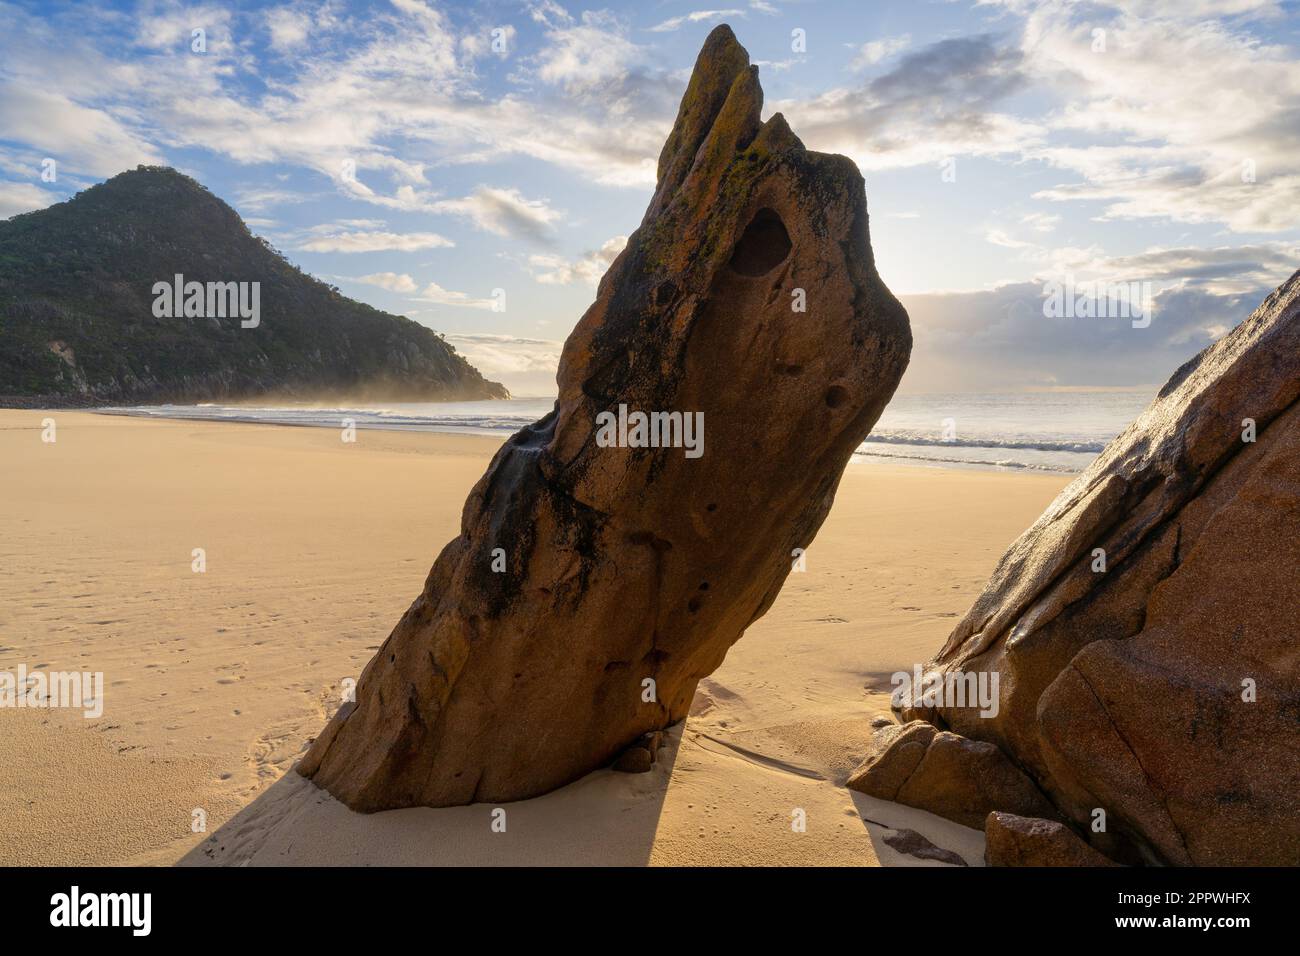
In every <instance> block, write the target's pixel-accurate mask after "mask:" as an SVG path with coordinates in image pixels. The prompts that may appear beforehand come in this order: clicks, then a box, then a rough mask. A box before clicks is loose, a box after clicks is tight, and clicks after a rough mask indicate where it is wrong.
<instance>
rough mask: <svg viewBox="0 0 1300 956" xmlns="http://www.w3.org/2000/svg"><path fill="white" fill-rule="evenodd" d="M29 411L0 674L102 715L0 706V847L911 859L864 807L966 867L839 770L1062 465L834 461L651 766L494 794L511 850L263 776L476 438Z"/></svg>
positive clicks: (471, 822)
mask: <svg viewBox="0 0 1300 956" xmlns="http://www.w3.org/2000/svg"><path fill="white" fill-rule="evenodd" d="M42 417H43V416H42V414H41V412H40V411H15V410H2V411H0V454H3V456H4V460H5V461H6V463H7V466H8V471H7V479H6V480H7V481H8V483H9V487H10V489H11V490H10V494H9V495H8V496H6V498H5V499H4V500H3V501H0V563H3V564H4V566H5V567H6V568H7V569H9V568H12V569H13V571H12V572H10V573H7V574H6V575H5V576H4V577H3V579H0V670H4V671H13V670H16V669H17V667H18V666H19V665H20V664H25V665H26V666H27V667H28V668H29V669H30V668H33V667H37V666H41V667H43V668H45V669H47V670H48V671H51V672H53V671H91V672H96V671H97V672H103V674H104V688H105V689H104V701H103V704H104V708H103V713H102V715H101V716H100V717H98V718H97V719H88V718H85V717H83V716H82V715H81V712H80V711H77V712H75V713H74V712H73V711H71V710H57V709H56V710H24V711H17V710H12V709H3V710H0V730H3V732H0V760H3V761H5V763H6V765H8V766H14V767H21V768H23V773H21V774H16V775H15V780H14V784H13V785H12V786H10V787H8V788H5V789H4V790H3V792H0V816H3V817H5V818H6V819H10V820H12V821H14V822H13V825H12V827H11V828H10V829H11V832H12V833H13V834H14V838H13V839H11V840H9V841H6V843H5V845H4V846H3V847H0V863H7V864H18V863H31V864H54V863H69V864H72V863H99V864H106V865H113V864H124V863H148V864H159V865H168V864H172V863H176V862H178V861H180V860H181V859H182V858H183V857H187V855H189V856H188V859H187V862H191V863H242V862H251V863H253V864H258V863H275V862H279V863H286V862H288V863H307V862H321V863H323V862H337V863H383V862H394V863H412V864H414V863H439V862H441V863H476V862H477V863H486V862H503V863H516V864H521V865H527V864H529V863H537V862H545V861H547V860H548V859H554V860H557V861H564V862H573V863H579V862H588V863H624V864H660V863H688V864H689V863H710V864H727V863H732V864H738V863H784V864H793V865H799V864H809V863H822V864H863V865H881V864H885V865H917V864H919V863H922V862H925V861H919V860H917V859H915V858H913V857H908V856H905V855H904V854H901V853H898V852H897V851H895V850H894V849H892V848H891V847H890V846H888V845H887V844H886V843H884V841H883V837H884V835H886V831H885V830H884V829H882V827H881V826H880V825H879V824H877V823H867V822H865V820H867V819H869V820H872V821H880V822H881V823H883V824H887V825H889V826H892V827H905V828H908V829H915V830H917V831H918V832H921V833H923V834H926V835H927V836H928V837H929V838H930V839H931V840H933V841H934V842H936V843H941V845H945V846H949V847H953V848H955V849H956V850H957V851H958V852H961V853H963V855H964V856H966V857H967V861H968V862H969V863H971V864H978V863H979V862H980V853H981V852H982V851H981V850H980V849H979V846H980V844H979V843H978V841H975V842H973V843H972V842H971V840H972V838H971V836H970V833H962V832H961V828H958V829H957V830H951V829H946V828H945V827H953V826H955V825H953V824H947V823H946V822H944V821H938V819H937V818H933V819H930V818H929V815H928V814H923V813H922V812H921V811H915V810H911V809H909V808H903V807H896V806H894V805H892V804H880V805H873V806H870V807H867V806H865V805H864V804H863V803H862V801H861V799H859V795H854V794H851V793H850V792H849V791H847V790H846V789H844V788H843V786H842V784H843V780H844V779H845V778H846V777H847V775H848V773H849V772H850V771H851V770H852V769H853V767H854V766H855V765H856V763H857V761H858V760H859V759H860V758H861V755H862V752H863V750H864V748H865V746H866V742H867V740H868V738H869V735H870V721H871V719H872V718H873V717H877V716H882V715H885V714H887V713H888V710H889V706H888V705H889V690H890V684H889V675H890V674H891V673H892V672H894V671H898V670H906V671H910V670H911V668H912V666H913V665H914V664H915V663H917V662H919V661H924V660H925V659H927V658H928V657H929V656H930V655H931V654H932V653H933V652H934V651H936V650H937V649H938V648H939V646H940V645H941V644H942V642H943V640H944V639H945V638H946V636H947V634H948V632H949V631H950V629H951V627H952V625H953V624H954V623H955V621H956V619H957V618H958V617H959V616H960V614H962V613H964V612H965V610H966V609H967V607H968V606H969V605H970V602H971V600H972V599H973V597H974V596H975V594H977V593H978V591H979V589H980V588H981V587H982V586H983V584H984V582H985V580H986V579H987V577H988V574H989V572H990V570H991V569H992V567H993V565H994V564H995V563H996V561H997V559H998V557H999V556H1000V555H1001V554H1002V552H1003V550H1004V549H1005V547H1006V545H1007V543H1008V542H1009V541H1011V540H1012V539H1013V538H1014V537H1015V536H1016V535H1018V534H1019V533H1020V532H1021V531H1022V530H1023V529H1024V527H1025V526H1026V525H1027V524H1028V523H1029V522H1031V521H1032V520H1033V519H1034V518H1035V517H1037V515H1038V514H1039V513H1041V511H1042V510H1043V507H1044V506H1045V505H1046V504H1047V503H1048V502H1049V501H1050V500H1051V499H1052V498H1053V497H1054V496H1055V495H1056V493H1057V492H1058V491H1059V490H1060V489H1061V488H1062V487H1063V486H1064V485H1065V484H1066V483H1067V482H1066V479H1065V478H1064V477H1058V476H1048V475H1041V474H1025V473H1012V472H995V471H990V470H984V469H980V470H975V469H972V470H961V469H953V468H934V467H924V466H921V465H912V464H906V465H904V464H896V463H893V462H878V463H876V464H875V465H874V466H873V467H871V468H849V469H846V470H845V473H844V476H843V478H842V480H841V482H840V488H839V492H838V494H837V498H836V503H835V506H834V508H833V509H832V511H831V513H830V516H829V517H828V518H827V521H826V523H825V525H824V526H823V528H822V530H821V532H820V533H819V534H818V536H817V538H816V539H815V541H814V542H813V543H812V545H811V547H810V548H809V550H808V553H807V556H806V557H807V571H806V572H805V573H802V574H792V575H791V576H790V578H789V580H788V581H787V582H786V585H785V587H784V588H783V589H782V592H781V594H780V596H779V597H778V598H777V601H776V603H775V604H774V606H773V607H772V609H771V610H770V611H769V613H768V614H767V615H766V616H765V617H763V618H762V619H760V620H759V621H758V622H756V623H755V624H754V625H753V626H751V627H750V628H749V630H748V631H747V632H746V634H745V635H744V637H742V638H741V640H740V641H739V643H737V644H736V645H735V646H734V647H732V648H731V650H730V651H729V653H728V655H727V658H726V660H725V661H724V663H723V665H722V666H721V667H720V668H719V670H717V671H716V672H715V673H714V674H712V675H710V676H709V677H708V678H706V679H705V680H703V681H702V682H701V683H700V685H699V689H698V690H697V693H696V699H695V703H694V705H693V706H692V713H691V716H690V717H689V718H688V720H687V722H686V724H685V726H684V727H681V728H679V729H678V730H675V731H674V735H675V738H676V740H677V743H676V744H675V745H674V747H673V748H672V752H671V756H669V755H668V752H667V751H665V756H664V759H663V763H662V764H661V765H658V766H657V767H656V769H655V770H654V771H653V772H652V773H650V774H640V775H628V774H615V773H612V772H611V771H597V772H596V773H593V774H590V775H588V776H587V777H584V778H582V779H581V780H579V781H577V782H575V783H573V784H570V785H569V786H568V787H566V788H563V789H562V790H560V791H556V792H553V793H551V794H548V795H546V796H543V797H538V798H535V799H533V800H527V801H522V802H520V803H516V804H509V805H508V806H509V808H510V810H509V812H510V819H511V821H512V823H511V831H512V832H513V833H514V834H515V836H514V837H512V839H511V840H509V841H505V842H495V843H488V842H486V839H487V838H486V837H484V836H483V834H489V835H490V830H489V829H488V827H487V823H486V815H487V813H488V809H489V808H485V807H484V806H483V805H477V806H473V807H468V808H448V809H441V810H429V809H417V810H402V811H394V812H391V813H385V814H374V815H370V816H363V815H359V814H354V813H352V812H350V811H347V810H346V809H345V808H342V807H341V805H338V804H337V803H335V802H334V801H333V800H332V798H330V797H328V795H326V794H324V793H323V792H322V791H319V790H317V789H316V788H315V787H314V786H311V785H310V784H307V783H306V782H305V781H303V782H302V783H304V784H305V786H299V780H298V778H297V775H296V774H292V773H290V771H291V768H292V766H293V764H294V762H295V761H296V760H297V758H298V756H299V755H300V753H301V752H302V749H303V748H304V746H305V744H306V741H307V740H308V739H309V738H311V737H313V736H315V735H316V734H317V733H319V731H320V729H321V727H322V726H323V725H324V723H325V719H326V717H327V715H329V714H330V713H332V712H333V710H334V709H336V708H337V706H338V703H339V701H340V686H341V681H342V680H343V679H344V678H346V677H348V676H356V675H359V673H360V670H361V668H362V667H364V665H365V664H366V662H367V661H369V659H370V658H371V656H373V654H374V652H375V650H376V649H377V648H378V646H379V645H380V643H381V642H382V641H383V640H384V638H385V637H386V636H387V635H388V633H389V631H390V630H391V628H392V627H393V625H394V624H395V623H396V622H397V620H398V618H399V617H400V616H401V614H402V612H403V611H404V610H405V609H406V608H407V607H408V606H409V604H410V602H411V601H412V600H413V599H414V598H415V596H416V595H417V594H419V592H420V590H421V587H422V586H423V583H424V579H425V576H426V575H427V573H428V571H429V567H430V566H431V565H432V563H433V560H434V558H435V556H436V555H437V553H438V551H439V550H440V549H441V548H442V546H443V545H444V544H445V543H446V542H447V541H449V540H451V539H452V538H453V537H455V535H456V534H457V533H458V532H459V523H460V511H461V507H462V504H463V502H464V500H465V496H466V494H467V493H468V491H469V489H470V487H471V486H472V485H473V484H474V483H475V482H476V481H477V480H478V479H479V477H480V476H481V475H482V473H483V471H484V469H485V467H486V466H487V463H488V461H489V460H490V459H491V457H492V455H493V453H494V452H495V450H496V448H497V447H498V446H499V444H500V441H499V440H497V439H496V438H495V437H485V436H477V435H454V434H448V433H440V432H414V431H383V430H366V431H364V432H359V434H358V437H357V442H356V443H355V444H344V443H342V442H340V441H339V438H338V435H337V434H334V433H331V430H329V429H324V428H280V429H266V428H256V427H251V426H250V425H249V424H245V423H233V422H211V421H209V422H206V423H205V424H207V425H210V426H216V427H205V428H196V427H193V425H194V424H195V423H194V422H191V421H182V420H175V419H142V418H139V417H133V416H117V415H100V414H95V413H89V412H83V411H61V412H59V413H58V414H57V415H55V416H54V417H55V418H56V422H57V441H56V442H54V443H53V444H46V443H43V442H42V441H41V418H42ZM198 547H202V548H204V549H205V557H206V569H205V571H204V572H203V573H196V572H195V571H193V570H192V562H193V561H194V558H193V557H192V552H193V549H195V548H198ZM286 775H287V776H286ZM792 808H801V809H803V810H805V811H806V813H807V819H808V829H807V832H805V833H801V834H797V835H796V834H794V833H792V832H791V829H790V823H789V821H790V812H791V809H792ZM197 809H202V810H203V811H204V812H205V815H206V822H207V830H206V832H204V833H194V832H192V830H191V819H192V814H193V813H194V811H195V810H197ZM480 818H482V819H480ZM232 821H234V822H233V823H232ZM480 823H482V824H483V825H482V827H481V828H480ZM480 829H481V832H480ZM972 832H973V831H972ZM215 835H220V843H219V844H218V846H226V847H227V851H226V852H225V853H221V852H214V853H213V854H212V855H211V856H209V855H207V854H205V853H204V852H203V849H202V847H206V846H207V844H206V843H205V842H204V841H206V840H208V839H209V838H210V837H212V836H215ZM963 841H964V842H963ZM196 848H199V849H197V850H196ZM963 848H964V849H963ZM191 851H195V852H194V853H193V854H192V855H191Z"/></svg>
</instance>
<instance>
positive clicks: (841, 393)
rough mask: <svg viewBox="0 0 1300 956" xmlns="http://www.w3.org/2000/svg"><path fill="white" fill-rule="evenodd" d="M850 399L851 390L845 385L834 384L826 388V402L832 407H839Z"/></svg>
mask: <svg viewBox="0 0 1300 956" xmlns="http://www.w3.org/2000/svg"><path fill="white" fill-rule="evenodd" d="M848 400H849V390H848V389H847V388H845V387H844V386H843V385H832V386H831V387H830V388H828V389H826V404H827V405H829V406H830V407H831V408H839V407H840V406H841V405H843V404H844V403H845V402H847V401H848Z"/></svg>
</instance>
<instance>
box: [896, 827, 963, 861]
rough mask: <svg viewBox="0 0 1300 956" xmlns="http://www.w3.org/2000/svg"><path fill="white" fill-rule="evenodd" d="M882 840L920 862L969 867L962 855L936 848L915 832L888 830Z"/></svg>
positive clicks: (939, 847)
mask: <svg viewBox="0 0 1300 956" xmlns="http://www.w3.org/2000/svg"><path fill="white" fill-rule="evenodd" d="M881 839H882V840H884V841H885V843H886V844H888V845H889V846H891V847H893V848H894V849H895V850H897V851H898V852H899V853H906V854H907V855H908V856H914V857H916V858H917V859H918V860H934V861H935V862H938V863H947V864H948V865H949V866H967V865H968V864H967V863H966V861H965V860H964V859H962V857H961V854H959V853H954V852H953V851H952V850H945V849H944V848H943V847H941V846H935V845H934V844H933V843H931V842H930V841H929V840H927V839H926V838H925V837H924V836H922V835H921V834H919V833H917V832H916V831H915V830H908V829H902V830H888V831H886V833H885V834H884V836H882V837H881Z"/></svg>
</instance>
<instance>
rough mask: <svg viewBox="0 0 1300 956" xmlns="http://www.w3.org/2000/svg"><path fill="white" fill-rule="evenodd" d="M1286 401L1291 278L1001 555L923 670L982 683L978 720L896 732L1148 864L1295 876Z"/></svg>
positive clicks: (915, 711) (1299, 825)
mask: <svg viewBox="0 0 1300 956" xmlns="http://www.w3.org/2000/svg"><path fill="white" fill-rule="evenodd" d="M1157 321H1159V320H1158V318H1157ZM1298 398H1300V273H1297V274H1296V275H1294V276H1292V277H1291V279H1289V280H1288V281H1287V282H1286V283H1284V284H1283V285H1282V286H1281V287H1280V288H1278V290H1277V291H1275V292H1274V293H1273V294H1271V295H1270V296H1269V297H1268V298H1267V299H1266V300H1265V301H1264V302H1263V304H1262V305H1261V306H1260V307H1259V308H1258V309H1257V310H1256V311H1255V312H1254V313H1253V314H1252V315H1251V316H1250V317H1249V318H1247V319H1246V320H1245V321H1244V322H1243V323H1242V324H1241V325H1240V326H1238V327H1237V328H1236V329H1235V330H1233V331H1232V332H1231V333H1229V334H1228V335H1227V336H1225V337H1224V338H1223V339H1222V340H1220V341H1219V342H1218V343H1216V344H1215V345H1213V346H1211V347H1210V348H1208V349H1206V350H1205V351H1204V352H1202V353H1201V354H1200V355H1199V356H1197V357H1196V358H1195V359H1193V360H1192V361H1190V362H1188V363H1187V364H1186V365H1185V366H1183V368H1181V369H1179V370H1178V371H1177V372H1176V373H1175V374H1174V376H1173V377H1172V378H1171V379H1170V380H1169V382H1168V383H1167V384H1166V385H1165V386H1164V388H1163V389H1161V391H1160V394H1159V395H1158V397H1157V398H1156V399H1155V401H1154V402H1152V404H1151V406H1150V407H1149V408H1148V409H1147V410H1146V411H1145V412H1144V413H1143V414H1142V415H1141V416H1140V417H1139V418H1138V419H1137V421H1135V422H1134V423H1133V424H1132V425H1131V426H1130V427H1129V428H1128V429H1127V430H1126V431H1125V432H1124V433H1123V434H1122V435H1120V436H1119V437H1118V438H1116V439H1115V440H1114V441H1113V442H1112V443H1111V444H1110V445H1109V446H1108V447H1107V448H1106V450H1105V451H1104V452H1103V453H1102V455H1101V456H1100V457H1099V458H1098V459H1097V461H1096V462H1095V463H1094V464H1093V465H1092V466H1091V467H1090V468H1089V469H1088V470H1087V471H1086V472H1085V473H1084V474H1082V475H1080V476H1079V478H1077V479H1076V480H1075V481H1074V482H1073V483H1071V484H1070V486H1069V487H1067V488H1066V489H1065V490H1064V491H1063V492H1062V493H1061V495H1060V496H1059V497H1058V498H1057V499H1056V501H1055V502H1053V504H1052V505H1051V506H1050V507H1049V508H1048V509H1047V511H1046V512H1045V513H1044V514H1043V516H1042V517H1041V518H1039V519H1038V521H1037V522H1036V523H1035V524H1034V525H1033V526H1032V527H1031V528H1030V529H1029V530H1028V531H1026V532H1025V533H1024V535H1022V536H1021V538H1020V539H1019V540H1018V541H1016V542H1015V544H1013V545H1012V546H1011V548H1010V550H1009V551H1008V552H1007V553H1006V555H1004V556H1003V558H1002V560H1001V562H1000V563H999V565H998V567H997V569H996V570H995V572H994V574H993V577H992V579H991V580H990V581H989V583H988V585H987V586H986V588H985V590H984V592H983V594H982V595H981V596H980V598H979V599H978V600H977V601H976V602H975V605H974V606H973V607H972V608H971V610H970V611H969V612H968V613H967V615H966V616H965V618H964V619H963V620H962V621H961V623H960V624H958V626H957V628H956V629H955V630H954V631H953V633H952V635H951V637H950V638H949V639H948V642H947V644H946V646H945V647H944V648H943V650H942V651H941V652H940V654H939V655H938V657H937V659H936V660H935V661H934V662H932V664H931V667H932V668H935V669H938V670H940V671H947V672H964V673H967V674H969V673H976V672H990V673H992V672H997V673H999V674H1000V678H1001V680H1000V685H1001V686H1000V694H999V696H1000V710H999V712H998V714H997V716H996V717H993V718H987V719H985V718H981V717H980V716H979V715H978V714H977V713H976V712H975V711H974V710H973V709H972V708H961V707H952V706H938V707H932V706H917V703H916V701H915V700H913V701H910V702H909V701H903V702H902V706H901V707H900V710H901V713H902V715H903V716H904V717H905V718H908V719H915V718H922V719H928V720H931V721H933V722H936V723H938V724H940V725H941V726H943V727H945V728H950V729H952V730H953V731H956V732H958V733H961V734H963V735H965V736H968V737H972V738H978V739H981V740H987V741H990V742H993V743H996V744H997V745H998V746H1000V747H1001V748H1002V749H1003V750H1004V751H1005V752H1006V753H1007V754H1008V755H1009V756H1010V757H1011V758H1012V759H1013V760H1014V761H1015V762H1016V763H1017V764H1018V765H1019V766H1020V767H1022V768H1023V769H1024V770H1025V771H1026V772H1028V773H1029V774H1030V775H1031V776H1032V777H1033V778H1034V779H1035V780H1036V781H1037V782H1038V783H1039V785H1040V786H1041V787H1042V788H1043V789H1044V791H1045V792H1046V793H1047V794H1048V795H1049V796H1050V797H1051V799H1052V801H1053V803H1054V804H1055V805H1056V806H1057V807H1059V808H1060V809H1061V811H1062V812H1064V813H1065V815H1066V816H1067V817H1068V818H1070V819H1071V820H1074V821H1076V822H1077V823H1079V824H1084V825H1086V824H1090V823H1091V821H1092V818H1093V815H1094V813H1095V812H1096V811H1098V810H1101V811H1104V812H1105V814H1106V819H1107V833H1109V834H1110V835H1111V838H1112V839H1114V840H1115V841H1116V849H1117V850H1124V849H1128V850H1131V851H1135V852H1136V853H1137V854H1138V855H1140V858H1141V859H1144V860H1146V861H1148V862H1160V863H1169V864H1198V865H1227V864H1274V865H1277V864H1296V863H1300V576H1298V575H1297V569H1298V568H1300V403H1298V402H1297V399H1298ZM1247 420H1249V422H1248V421H1247ZM1252 424H1253V428H1254V431H1255V438H1256V440H1255V441H1245V440H1243V438H1244V437H1248V429H1249V428H1250V427H1251V426H1252ZM1098 549H1100V550H1098ZM1103 552H1104V561H1105V564H1104V570H1102V565H1101V564H1100V563H1099V558H1100V557H1102V555H1103ZM1094 568H1096V570H1094ZM999 809H1012V808H1010V807H1002V808H999Z"/></svg>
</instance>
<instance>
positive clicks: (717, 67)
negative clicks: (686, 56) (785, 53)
mask: <svg viewBox="0 0 1300 956" xmlns="http://www.w3.org/2000/svg"><path fill="white" fill-rule="evenodd" d="M749 69H750V65H749V53H748V52H746V50H745V48H744V47H743V46H741V45H740V42H739V41H738V40H737V39H736V35H735V34H734V33H732V32H731V27H729V26H727V24H725V23H720V24H718V26H716V27H714V28H713V30H712V32H710V33H709V36H708V39H706V40H705V41H704V46H703V47H701V48H700V55H699V56H698V57H696V58H695V69H694V70H693V71H692V72H691V79H690V82H689V83H688V84H687V86H686V92H685V94H683V96H682V102H681V105H680V106H679V107H678V110H677V121H676V122H675V123H674V124H673V129H672V132H671V133H670V134H669V136H668V139H667V141H666V142H665V143H664V148H663V150H662V152H660V154H659V167H658V182H659V186H660V188H661V189H662V188H663V187H664V185H665V184H666V183H667V184H668V185H669V186H670V187H674V186H675V185H676V184H677V183H679V182H680V181H681V179H682V177H683V176H684V175H685V172H686V169H688V168H689V165H690V160H691V159H692V157H694V155H695V151H696V149H698V148H699V145H700V143H701V142H702V141H703V139H704V136H705V134H706V133H708V131H709V128H710V127H711V126H712V125H713V121H714V119H715V118H716V117H717V115H718V112H719V111H720V110H721V109H722V105H723V103H724V102H726V99H727V96H728V94H729V93H730V92H731V88H732V85H733V84H734V83H735V80H736V78H737V77H738V76H740V75H741V74H743V73H745V72H746V71H747V70H749ZM754 85H755V87H756V88H757V86H758V84H757V78H755V83H754ZM759 95H760V96H761V93H760V94H759Z"/></svg>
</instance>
